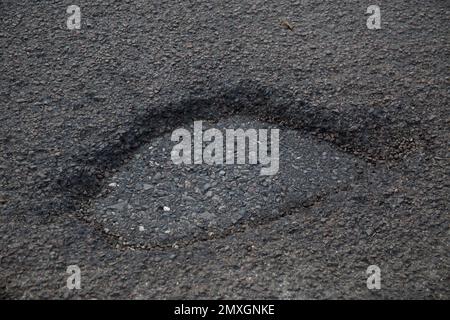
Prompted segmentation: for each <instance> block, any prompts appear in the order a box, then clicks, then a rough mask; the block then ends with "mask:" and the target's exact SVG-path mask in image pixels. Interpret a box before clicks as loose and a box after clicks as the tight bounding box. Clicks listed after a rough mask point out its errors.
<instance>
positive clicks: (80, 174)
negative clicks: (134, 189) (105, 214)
mask: <svg viewBox="0 0 450 320" xmlns="http://www.w3.org/2000/svg"><path fill="white" fill-rule="evenodd" d="M233 115H242V116H247V117H251V118H254V119H256V120H259V121H264V122H267V123H270V124H275V125H277V126H278V127H279V128H280V129H283V128H288V129H293V130H298V131H302V132H304V133H305V134H310V135H314V136H315V137H317V138H319V139H321V140H324V141H327V142H329V143H331V144H333V145H334V146H335V147H337V148H338V149H340V150H342V151H344V152H347V153H350V154H352V155H354V156H356V157H358V158H360V159H362V160H364V161H366V162H368V163H372V164H377V163H379V162H380V163H385V162H398V161H400V160H402V159H403V158H404V157H405V156H407V154H408V152H409V151H410V150H412V149H414V148H415V147H418V146H423V143H422V141H418V139H419V138H420V137H422V136H423V134H422V133H420V134H418V133H417V132H418V131H419V130H420V129H419V128H417V127H416V126H414V125H408V124H407V123H405V122H404V120H403V119H401V120H402V121H400V120H392V118H390V117H389V115H388V113H387V112H386V111H385V110H382V109H380V110H375V111H374V110H372V111H368V110H366V109H364V108H361V107H353V106H349V107H348V108H346V109H345V110H343V111H338V110H332V109H329V108H326V107H320V106H313V105H311V104H309V103H308V102H306V101H304V100H303V99H300V98H298V97H296V96H294V95H293V94H292V93H291V92H289V91H287V90H284V91H281V90H274V89H272V88H268V87H264V86H261V85H260V84H257V83H253V82H251V81H249V82H246V83H245V84H238V85H236V86H235V87H231V88H228V89H222V88H219V89H218V90H217V91H213V92H210V93H208V92H194V93H191V94H189V95H187V96H185V97H184V98H182V99H180V100H179V101H176V102H172V103H169V104H168V105H166V106H160V107H158V108H156V107H154V106H152V107H149V108H148V109H147V110H146V111H145V112H144V113H143V114H142V115H138V116H136V117H135V119H134V120H133V121H132V122H131V124H130V125H129V126H128V129H127V130H125V131H121V132H117V133H116V134H115V135H114V136H112V137H111V139H110V140H109V141H112V142H111V143H108V144H106V145H103V147H101V148H100V149H98V150H88V151H87V152H84V153H82V154H80V155H79V156H78V158H77V160H76V161H75V163H73V164H72V166H71V167H70V168H68V169H67V170H66V171H65V172H63V173H62V174H61V175H60V176H59V177H58V179H57V180H56V182H55V184H54V185H53V186H52V190H53V192H54V193H56V194H59V195H60V197H58V198H59V201H58V202H60V203H59V204H58V205H55V204H53V205H52V207H53V208H55V207H58V211H59V212H67V211H69V212H78V214H76V215H75V216H76V217H77V218H78V219H79V220H82V221H84V222H86V223H90V224H91V225H92V221H91V220H89V219H85V218H86V217H85V216H84V215H83V213H81V211H82V207H83V204H84V203H87V202H89V200H90V199H92V198H93V197H95V196H96V195H97V194H98V193H99V192H100V191H101V190H102V188H103V185H104V182H103V180H105V178H107V177H108V176H109V175H110V173H111V172H113V171H114V170H117V169H118V168H120V167H121V166H122V165H124V164H125V163H126V162H127V160H128V159H129V158H130V156H131V155H132V154H133V153H134V152H136V151H137V150H138V149H139V148H140V147H141V146H142V145H145V144H147V143H149V142H150V141H151V140H152V139H154V138H156V137H159V136H161V135H163V134H165V133H168V132H171V131H173V130H175V129H176V128H179V127H180V126H183V125H185V124H187V123H191V122H193V121H195V120H206V121H213V122H215V121H218V120H220V119H221V118H225V117H230V116H233ZM414 138H416V139H414ZM335 191H336V190H335ZM324 196H325V195H318V196H317V197H318V198H323V197H324ZM310 200H311V199H309V200H308V202H311V201H310ZM313 202H314V201H313ZM296 206H297V207H298V208H301V207H302V206H303V208H307V207H309V205H303V204H296ZM296 206H292V205H288V206H286V207H284V208H280V210H284V212H283V213H282V214H280V215H277V217H276V219H279V218H281V217H283V216H285V215H286V214H290V213H291V212H294V211H295V210H296V208H295V207H296ZM267 222H268V221H262V222H260V223H258V224H264V223H267ZM94 228H95V229H97V230H99V231H100V232H103V231H102V228H101V226H99V225H97V226H95V225H94ZM232 229H236V228H232ZM240 229H242V228H240ZM230 233H231V231H227V230H225V231H224V232H223V233H222V234H221V235H220V237H225V236H227V235H228V234H230ZM108 237H109V238H110V239H111V240H114V242H116V243H117V239H118V238H119V236H118V235H110V234H109V235H108ZM207 238H208V237H206V238H204V239H203V238H202V239H192V240H191V241H186V244H185V245H188V244H191V243H194V242H198V241H202V240H208V239H207ZM130 246H135V248H134V249H158V248H159V249H162V248H167V247H170V246H171V244H152V245H150V246H149V248H147V247H146V245H141V244H137V245H132V244H130Z"/></svg>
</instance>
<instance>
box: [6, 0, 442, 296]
mask: <svg viewBox="0 0 450 320" xmlns="http://www.w3.org/2000/svg"><path fill="white" fill-rule="evenodd" d="M76 2H77V3H73V2H72V1H53V0H52V1H42V2H37V1H25V2H24V3H18V2H16V1H12V0H5V1H2V2H1V3H0V15H1V24H0V25H1V28H0V44H1V51H0V57H1V60H0V61H1V62H0V107H1V111H2V112H1V114H0V123H1V126H0V148H1V152H0V212H1V214H0V298H3V299H11V298H22V299H28V298H31V299H37V298H46V299H62V298H66V299H67V298H69V299H78V298H104V299H111V298H125V299H149V298H150V299H167V298H284V299H324V298H332V299H338V298H346V299H370V298H375V299H378V298H390V299H412V298H426V299H431V298H434V299H448V298H449V297H450V291H449V289H448V284H449V270H450V266H449V263H450V261H449V234H450V233H449V209H450V205H449V197H448V194H449V183H448V181H449V176H450V170H449V169H450V162H449V143H448V142H449V138H450V134H449V122H450V121H449V120H450V117H449V97H450V90H449V89H450V87H449V84H450V75H449V61H450V54H449V48H450V42H449V40H450V34H449V30H450V23H449V15H450V3H449V2H448V1H446V0H431V1H418V0H414V1H407V2H405V1H399V0H392V1H389V2H387V1H383V2H381V3H374V2H372V1H328V0H327V1H308V0H303V1H285V0H279V1H261V0H256V1H242V0H230V1H219V0H209V1H186V0H183V1H181V0H171V1H169V0H158V1H145V0H137V1H114V0H109V1H103V0H102V1H86V0H76ZM72 4H76V5H78V6H79V7H80V8H81V13H82V20H81V21H82V25H81V29H80V30H68V29H67V26H66V19H67V17H68V14H67V13H66V8H67V6H69V5H72ZM372 4H378V5H379V6H380V7H381V17H382V29H380V30H369V29H368V28H367V26H366V19H367V14H366V9H367V7H368V6H369V5H372ZM283 20H285V21H288V23H289V25H291V26H292V27H293V29H292V30H290V29H289V28H286V27H283V25H281V24H280V22H281V21H283ZM194 120H205V121H210V122H211V123H212V125H213V124H217V125H218V126H224V127H227V126H230V125H231V124H233V123H234V124H237V125H240V124H243V123H247V124H250V125H251V126H253V125H254V126H260V125H262V124H267V125H270V126H272V127H274V128H275V127H276V128H280V131H281V132H282V133H283V136H282V142H283V137H284V139H285V141H284V144H283V146H282V147H280V148H281V151H282V152H281V154H280V163H283V166H282V167H280V174H279V175H278V176H276V177H273V179H268V180H265V179H261V178H260V177H259V176H257V175H256V174H255V172H254V170H256V169H255V168H254V167H237V166H236V167H226V168H225V169H223V168H220V167H211V168H209V167H201V168H200V167H195V168H194V169H192V170H193V171H183V169H180V168H176V167H174V166H173V165H172V166H171V165H169V164H168V163H169V162H168V161H166V162H163V163H164V164H165V165H162V166H161V167H160V169H161V170H159V169H158V168H159V167H155V164H154V162H151V161H156V160H158V159H160V160H161V159H163V158H164V157H166V158H167V155H162V154H161V153H159V152H158V153H155V152H154V151H151V150H149V147H150V146H154V147H155V148H157V149H158V148H159V147H161V146H164V149H165V150H166V149H167V148H166V147H165V146H166V145H168V144H170V141H168V140H167V139H168V136H170V133H171V132H172V131H173V130H174V129H175V128H178V127H183V126H184V127H187V126H189V125H191V124H192V123H193V121H194ZM158 150H159V149H158ZM161 157H162V158H161ZM155 159H156V160H155ZM166 160H167V159H166ZM146 164H148V167H146ZM222 170H223V171H224V172H225V173H221V171H222ZM158 172H160V173H161V175H159V176H157V179H156V180H157V181H156V180H155V179H154V178H155V175H156V174H157V173H158ZM149 176H150V177H151V178H149ZM208 177H210V179H208ZM148 178H149V180H148V183H147V180H145V179H148ZM186 181H188V182H189V183H188V185H186ZM111 183H117V184H118V186H117V187H114V185H113V186H110V184H111ZM207 184H209V185H207ZM190 188H191V189H190ZM196 188H197V189H198V191H199V192H197V191H196ZM188 189H189V190H188ZM144 191H145V192H144ZM208 192H210V193H208ZM177 195H178V196H177ZM183 195H184V197H183ZM166 202H170V203H167V205H166V206H167V207H170V211H168V210H164V209H162V210H161V206H162V207H164V206H165V203H166ZM111 206H112V210H110V209H111ZM146 206H147V207H146ZM180 208H181V209H180ZM158 210H160V211H158ZM116 211H117V212H116ZM111 212H113V213H115V214H118V216H116V217H114V215H111ZM159 213H161V214H160V215H159ZM190 222H192V224H190ZM140 227H143V228H140ZM169 227H171V231H170V232H166V231H167V229H165V228H169ZM156 229H157V230H156ZM169 229H170V228H169ZM69 265H78V266H79V267H80V269H81V281H82V283H81V286H82V288H81V289H80V290H68V289H67V288H66V279H67V277H68V275H67V274H66V268H67V266H69ZM369 265H377V266H379V267H380V269H381V275H382V288H381V289H380V290H369V289H368V288H367V286H366V279H367V275H366V269H367V267H368V266H369Z"/></svg>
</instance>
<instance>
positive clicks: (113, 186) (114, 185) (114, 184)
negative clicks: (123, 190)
mask: <svg viewBox="0 0 450 320" xmlns="http://www.w3.org/2000/svg"><path fill="white" fill-rule="evenodd" d="M108 186H109V187H112V188H115V187H117V186H118V184H117V183H115V182H112V183H110V184H108Z"/></svg>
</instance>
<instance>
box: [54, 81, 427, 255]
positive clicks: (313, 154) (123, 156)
mask: <svg viewBox="0 0 450 320" xmlns="http://www.w3.org/2000/svg"><path fill="white" fill-rule="evenodd" d="M401 119H402V117H400V118H399V119H397V120H395V119H391V118H390V117H389V115H388V114H387V113H386V112H385V111H383V110H369V111H367V110H365V109H364V108H358V107H351V106H349V107H348V108H346V110H334V109H329V108H327V107H326V106H321V107H318V106H312V105H309V104H308V103H306V102H304V101H302V100H300V99H298V98H296V97H293V96H292V95H290V94H289V92H278V93H276V92H274V91H273V90H271V89H270V88H260V87H259V86H257V85H255V84H252V83H250V84H248V85H244V84H242V85H240V86H238V87H233V88H228V89H226V90H220V91H218V92H212V93H210V94H206V93H204V92H202V93H200V95H198V96H195V95H192V96H190V97H188V98H187V99H183V100H180V101H178V102H174V103H170V104H168V105H166V106H159V107H158V108H148V110H146V111H145V112H144V113H143V114H139V115H136V118H135V119H134V121H133V122H131V123H128V124H127V125H126V126H124V127H125V128H126V129H122V130H118V131H117V132H114V133H112V134H111V136H110V137H109V138H108V139H107V141H104V142H103V143H101V144H100V145H97V146H89V147H88V148H87V150H84V151H80V152H79V153H78V155H77V156H76V158H77V159H76V160H75V161H74V162H72V163H71V165H70V166H69V167H68V168H66V170H65V171H64V172H63V173H62V174H61V175H60V176H59V178H58V179H57V180H56V181H55V184H54V186H53V187H54V188H53V189H54V191H55V192H56V193H58V194H59V195H60V198H61V199H62V200H61V201H60V202H57V203H55V204H52V205H53V207H56V206H58V207H60V208H61V209H59V210H58V211H59V212H64V211H67V210H70V211H72V210H75V211H76V212H78V213H77V217H79V218H80V219H81V220H82V221H84V222H89V223H91V224H92V226H93V227H94V228H95V229H96V230H98V231H99V232H101V234H102V235H104V236H107V237H108V238H110V239H112V240H113V242H114V243H115V244H116V245H119V246H130V247H131V248H133V246H134V248H150V249H152V248H155V249H156V248H167V247H170V246H175V245H176V246H180V245H188V244H191V243H194V242H197V241H202V240H205V239H210V238H212V237H225V236H227V235H230V234H232V233H234V232H236V231H238V230H245V229H246V228H247V227H252V226H255V225H258V224H264V223H266V222H270V221H272V220H274V219H279V218H280V217H282V216H283V215H286V214H290V213H292V212H299V210H292V209H298V208H307V207H309V206H312V205H314V204H318V203H319V202H320V201H322V200H324V197H325V196H326V195H327V194H330V193H333V192H338V191H339V190H341V189H343V188H346V186H348V185H350V184H352V182H353V181H354V180H355V179H358V178H359V177H362V176H365V174H366V173H367V168H368V167H371V168H373V166H372V165H373V164H374V165H375V166H382V165H383V163H385V162H389V163H393V162H396V161H401V160H402V159H403V158H405V157H407V155H408V154H409V153H411V152H415V150H417V149H420V148H423V145H424V141H425V140H423V139H424V137H426V135H424V134H423V133H422V132H420V130H418V129H417V127H415V126H414V125H413V124H411V125H408V123H407V122H405V121H403V120H401ZM403 119H407V117H403ZM195 120H204V121H205V122H204V126H205V128H204V129H205V130H206V129H208V128H209V127H214V128H217V129H230V128H235V129H237V128H242V129H250V128H251V129H257V128H263V129H269V128H279V129H280V146H279V147H280V159H279V161H280V163H279V172H278V173H277V174H276V175H274V176H261V175H260V172H261V165H260V164H257V165H248V164H242V165H206V164H197V165H191V166H183V165H175V164H174V163H173V162H172V161H171V158H170V151H171V149H172V147H173V146H174V145H175V144H176V143H175V142H172V141H171V140H170V135H171V133H172V132H173V130H175V129H177V128H179V127H183V128H188V127H189V126H192V125H193V123H194V121H195ZM208 121H209V122H208ZM191 129H192V128H191ZM363 183H364V182H363ZM300 211H301V210H300Z"/></svg>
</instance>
